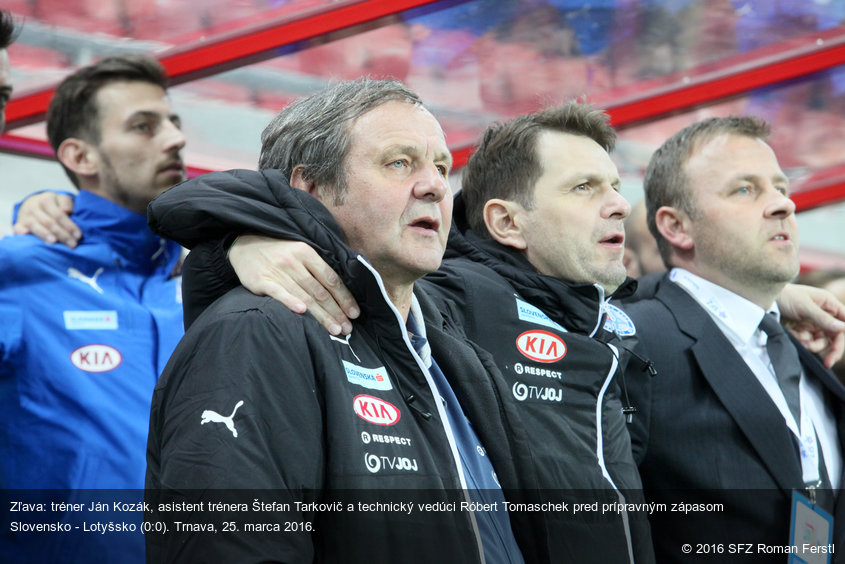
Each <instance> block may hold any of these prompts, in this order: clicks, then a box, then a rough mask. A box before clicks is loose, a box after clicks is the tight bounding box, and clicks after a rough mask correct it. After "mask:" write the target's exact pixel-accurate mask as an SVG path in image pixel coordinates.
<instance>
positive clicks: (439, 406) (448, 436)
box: [357, 255, 630, 564]
mask: <svg viewBox="0 0 845 564" xmlns="http://www.w3.org/2000/svg"><path fill="white" fill-rule="evenodd" d="M357 259H358V260H359V261H360V262H361V263H362V264H363V265H364V266H365V267H367V269H368V270H369V271H370V272H371V273H372V274H373V276H374V277H375V279H376V282H377V283H378V287H379V291H380V292H381V295H382V298H384V300H385V302H386V303H387V305H388V307H389V308H390V311H392V312H393V315H394V316H395V317H396V322H397V323H398V324H399V329H400V331H401V333H402V340H403V341H404V343H405V347H406V348H407V349H408V351H409V352H410V353H411V356H412V357H413V358H414V361H415V362H416V363H417V366H418V367H419V369H420V370H421V371H422V374H423V377H425V381H426V383H427V384H428V387H429V390H430V391H431V394H432V397H433V398H434V405H435V407H436V408H437V414H438V415H439V416H440V421H441V424H442V425H443V430H444V431H445V432H446V439H447V441H448V442H449V449H450V451H451V453H452V460H453V461H454V463H455V468H456V470H457V471H458V480H459V481H460V484H461V491H462V492H463V495H464V499H465V500H466V501H467V502H468V503H469V502H471V501H472V499H471V498H470V497H469V490H468V488H467V483H466V478H465V476H464V469H463V465H462V464H461V460H460V457H459V455H458V445H457V443H456V442H455V436H454V434H453V433H452V427H451V425H449V419H448V418H447V417H446V410H445V408H444V407H443V403H442V402H441V401H439V400H438V398H439V397H440V394H439V393H438V392H437V387H436V386H435V385H434V382H433V381H432V379H431V375H430V374H429V373H428V368H427V367H426V366H425V363H423V361H422V359H421V358H420V357H419V355H418V354H417V351H416V350H415V349H414V346H413V345H412V344H411V341H410V339H409V338H408V334H407V331H406V330H405V326H404V324H403V323H402V315H401V314H400V313H399V310H397V309H396V307H395V306H394V305H393V302H391V301H390V298H389V297H388V295H387V290H386V289H385V287H384V283H383V282H382V279H381V276H379V273H378V272H376V270H375V269H374V268H373V267H372V266H370V263H368V262H367V260H366V259H365V258H364V257H363V256H361V255H358V257H357ZM409 315H410V314H409ZM420 321H422V320H420ZM466 513H468V514H469V518H470V522H471V524H472V530H473V533H475V541H476V546H477V548H478V559H479V561H480V562H481V564H485V559H484V545H483V544H482V543H481V534H480V533H479V532H478V524H477V523H476V520H475V513H473V512H472V511H467V512H466ZM629 544H630V542H629Z"/></svg>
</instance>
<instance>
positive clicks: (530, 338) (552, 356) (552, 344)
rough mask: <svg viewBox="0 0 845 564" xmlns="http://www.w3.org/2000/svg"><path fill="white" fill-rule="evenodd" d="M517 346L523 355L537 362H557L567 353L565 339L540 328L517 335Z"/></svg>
mask: <svg viewBox="0 0 845 564" xmlns="http://www.w3.org/2000/svg"><path fill="white" fill-rule="evenodd" d="M516 348H518V349H519V352H521V353H522V354H523V356H525V357H527V358H530V359H531V360H536V361H537V362H556V361H558V360H560V359H562V358H563V357H564V355H566V343H564V342H563V339H561V338H560V337H558V336H557V335H555V334H554V333H549V332H548V331H542V330H540V329H535V330H533V331H526V332H525V333H523V334H522V335H520V336H519V337H517V338H516Z"/></svg>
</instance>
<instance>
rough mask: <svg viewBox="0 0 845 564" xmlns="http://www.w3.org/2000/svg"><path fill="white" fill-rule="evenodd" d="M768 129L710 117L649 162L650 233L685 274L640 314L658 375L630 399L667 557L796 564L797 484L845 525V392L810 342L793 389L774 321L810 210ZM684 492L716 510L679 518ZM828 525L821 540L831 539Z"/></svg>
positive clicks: (660, 552) (675, 269)
mask: <svg viewBox="0 0 845 564" xmlns="http://www.w3.org/2000/svg"><path fill="white" fill-rule="evenodd" d="M768 132H769V128H768V125H767V124H766V123H765V122H763V121H762V120H759V119H756V118H752V117H741V118H737V117H732V118H714V119H709V120H705V121H702V122H698V123H696V124H693V125H691V126H689V127H687V128H686V129H684V130H682V131H680V132H679V133H677V134H676V135H674V136H673V137H671V138H670V139H669V140H668V141H666V143H664V144H663V146H662V147H661V148H660V149H658V150H657V152H656V153H655V154H654V156H653V157H652V159H651V162H650V164H649V166H648V169H647V171H646V176H645V180H644V186H645V192H646V203H647V214H648V223H649V229H650V230H651V232H652V234H653V235H654V236H655V237H656V238H657V240H658V245H659V247H660V251H661V255H662V257H663V259H664V261H665V262H666V264H667V266H669V267H671V270H670V271H669V272H668V273H667V274H666V275H665V276H664V277H663V279H662V280H661V281H660V283H659V285H658V287H657V290H656V294H655V295H654V297H653V298H650V299H645V300H641V301H639V302H636V303H634V304H632V305H630V307H628V308H626V311H627V313H628V314H629V316H630V317H631V318H632V319H633V321H634V324H635V326H636V328H637V329H636V336H635V338H637V339H639V343H638V345H637V346H638V348H639V350H640V351H642V353H643V354H644V355H645V356H646V357H648V358H650V359H651V360H652V361H653V363H654V366H655V368H656V369H657V376H656V377H654V378H651V379H648V380H649V381H647V382H645V381H644V379H639V380H636V382H637V383H636V385H631V386H629V393H630V394H631V401H632V403H633V404H634V405H636V406H637V407H638V408H639V410H640V413H638V414H637V416H636V417H635V418H634V421H633V424H632V426H631V427H630V430H631V435H632V443H633V449H634V455H635V459H636V460H637V462H638V464H639V468H640V473H641V475H642V479H643V485H644V488H645V489H646V496H647V498H648V499H649V500H650V501H654V502H662V503H667V508H666V510H665V511H658V512H655V513H654V514H653V515H652V528H653V537H654V542H655V550H656V552H657V556H658V561H662V562H672V561H678V562H687V561H690V559H692V557H694V556H695V557H698V558H701V559H710V560H711V561H719V562H724V561H740V562H758V561H761V560H763V559H771V560H773V561H776V562H786V561H787V558H788V556H787V553H788V551H789V550H790V549H789V546H790V545H791V544H792V542H791V537H790V535H791V533H792V529H793V526H792V525H790V520H791V513H792V511H793V510H792V504H793V492H798V493H800V494H803V495H806V496H807V498H808V499H816V501H817V506H816V507H820V508H821V509H822V510H824V511H826V512H827V513H836V514H837V515H838V516H839V520H840V521H845V507H842V505H843V504H842V499H841V496H837V495H836V494H837V493H838V491H837V490H838V488H839V487H840V482H841V478H842V466H843V464H842V452H843V446H842V439H843V438H845V431H844V430H843V426H842V423H843V405H845V404H844V403H843V402H844V401H845V388H843V387H842V386H841V384H839V383H838V382H837V381H836V380H835V378H834V377H833V376H832V375H831V374H830V373H829V372H828V371H827V370H826V369H825V368H824V366H823V365H822V363H821V362H819V360H818V359H817V358H816V357H814V356H812V355H811V354H809V353H808V352H807V351H806V350H805V349H803V348H802V347H801V346H800V345H799V346H797V352H798V355H799V357H800V367H799V366H798V365H797V363H796V364H795V370H794V375H793V376H794V377H793V379H792V383H791V384H790V383H789V381H787V383H783V384H779V378H778V376H779V375H780V373H781V368H780V367H781V361H780V360H779V353H778V352H777V350H776V346H777V345H776V344H775V343H776V340H779V339H780V337H775V333H774V330H773V329H770V328H769V326H766V329H765V330H764V329H762V328H760V327H759V326H760V325H761V321H762V320H763V319H764V318H771V316H773V315H774V316H775V317H777V316H779V313H778V311H777V306H776V305H775V298H776V297H777V295H778V294H779V292H780V291H781V290H782V289H783V287H784V286H785V285H786V284H787V283H789V282H790V281H791V280H792V279H793V278H794V277H795V276H796V275H797V274H798V270H799V263H798V233H797V226H796V221H795V214H794V212H795V204H794V203H793V202H792V201H791V200H790V199H789V182H788V180H787V178H786V176H785V175H784V173H783V171H782V170H781V168H780V166H779V165H778V161H777V158H776V157H775V154H774V152H773V151H772V149H771V147H769V145H767V144H766V142H765V139H766V137H767V135H768ZM772 325H774V326H775V327H779V325H778V324H772ZM769 333H771V336H769ZM787 343H789V341H788V340H787ZM791 346H793V347H794V345H791ZM793 356H794V351H793ZM629 381H633V379H631V380H629ZM799 382H800V384H799ZM799 389H800V393H799ZM820 481H821V483H820V484H819V482H820ZM837 497H838V498H840V499H836V498H837ZM683 502H685V503H700V504H713V505H710V506H706V505H703V506H698V507H695V508H694V510H695V511H694V512H692V513H685V514H679V513H677V512H674V511H673V506H672V503H683ZM800 507H803V506H800ZM677 508H678V507H675V509H677ZM834 508H836V509H838V510H839V511H836V510H835V509H834ZM701 510H703V511H701ZM799 521H800V519H799ZM825 523H827V522H826V521H823V522H821V527H820V526H819V523H818V522H817V523H815V526H816V530H817V533H819V537H820V538H819V540H818V544H820V545H821V546H819V547H818V550H830V548H831V547H830V545H829V542H828V540H827V536H826V535H823V534H822V533H823V531H821V530H819V529H820V528H821V529H823V528H824V527H826V526H827V527H829V524H827V525H825ZM843 524H845V523H841V522H840V523H838V524H837V525H836V527H835V532H834V535H835V537H834V541H835V540H840V541H841V540H842V525H843ZM798 525H799V528H798V529H796V530H797V533H796V534H795V541H794V542H795V543H796V544H797V547H798V550H799V551H800V550H802V545H803V544H804V542H807V541H808V538H807V536H806V532H807V530H808V529H806V528H804V529H802V528H801V526H802V525H801V523H800V522H799V523H798ZM830 528H831V529H833V527H830ZM731 543H734V544H731ZM840 546H841V547H842V550H845V542H843V543H841V544H840Z"/></svg>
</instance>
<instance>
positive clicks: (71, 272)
mask: <svg viewBox="0 0 845 564" xmlns="http://www.w3.org/2000/svg"><path fill="white" fill-rule="evenodd" d="M102 272H103V267H102V266H101V267H100V268H98V269H97V272H95V273H94V276H91V277H88V276H85V275H84V274H82V273H81V272H79V271H78V270H76V269H75V268H68V269H67V275H68V276H70V277H71V278H76V279H77V280H81V281H83V282H85V283H86V284H88V285H89V286H91V287H92V288H94V290H95V291H96V292H97V293H98V294H102V293H104V292H103V289H102V288H100V286H99V285H98V284H97V276H99V275H100V274H102Z"/></svg>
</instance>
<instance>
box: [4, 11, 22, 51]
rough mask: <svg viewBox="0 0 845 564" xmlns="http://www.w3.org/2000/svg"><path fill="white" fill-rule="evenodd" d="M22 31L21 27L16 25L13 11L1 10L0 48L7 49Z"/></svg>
mask: <svg viewBox="0 0 845 564" xmlns="http://www.w3.org/2000/svg"><path fill="white" fill-rule="evenodd" d="M20 31H21V30H20V28H19V27H18V26H16V25H15V20H14V19H13V18H12V13H11V12H7V11H6V10H0V49H6V48H7V47H9V45H11V44H12V43H14V42H15V39H17V38H18V34H19V33H20Z"/></svg>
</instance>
